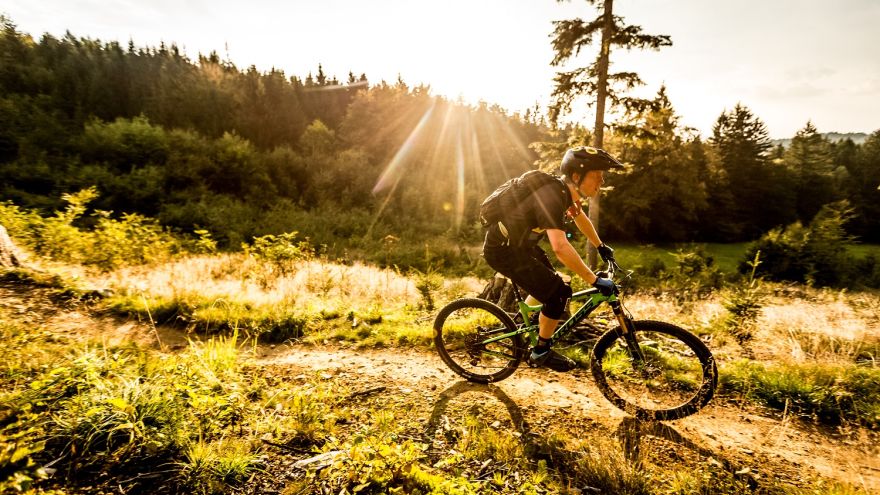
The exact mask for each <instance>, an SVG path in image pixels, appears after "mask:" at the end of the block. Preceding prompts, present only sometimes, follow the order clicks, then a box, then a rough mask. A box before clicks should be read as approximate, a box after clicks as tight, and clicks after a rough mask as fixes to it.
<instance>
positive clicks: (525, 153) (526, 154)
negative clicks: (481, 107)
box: [493, 115, 534, 168]
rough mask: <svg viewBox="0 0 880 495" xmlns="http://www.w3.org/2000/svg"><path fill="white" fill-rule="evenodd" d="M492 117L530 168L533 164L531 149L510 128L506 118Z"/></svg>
mask: <svg viewBox="0 0 880 495" xmlns="http://www.w3.org/2000/svg"><path fill="white" fill-rule="evenodd" d="M493 117H494V119H493V120H495V122H497V123H499V124H500V127H501V130H502V131H504V134H506V135H507V138H508V139H509V140H510V142H511V143H512V144H513V145H514V149H516V151H517V152H518V153H519V155H520V156H521V157H522V159H523V160H524V161H525V162H526V163H527V164H528V166H529V168H532V165H534V156H533V155H532V153H531V151H529V148H528V146H526V145H525V144H523V142H522V139H520V137H519V136H517V135H516V132H514V130H513V129H511V128H510V123H509V122H508V121H507V120H505V119H504V118H503V117H501V116H500V115H494V116H493Z"/></svg>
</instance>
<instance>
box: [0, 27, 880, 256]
mask: <svg viewBox="0 0 880 495" xmlns="http://www.w3.org/2000/svg"><path fill="white" fill-rule="evenodd" d="M0 61H2V62H0V199H2V200H11V201H13V202H14V203H16V204H18V205H20V206H23V207H29V208H39V209H41V210H43V211H44V212H46V213H48V212H50V211H53V210H58V209H62V208H63V204H62V203H61V200H60V196H61V194H62V193H68V192H74V191H77V190H81V189H85V188H88V187H90V186H96V187H97V191H98V193H99V197H98V198H97V199H96V200H94V202H93V203H92V205H93V207H94V208H96V209H100V210H111V211H114V212H117V213H121V212H137V213H140V214H144V215H148V216H152V217H156V218H157V219H159V221H160V222H161V223H162V224H164V225H166V226H169V227H172V228H175V229H180V230H183V231H192V230H193V229H195V228H197V227H198V228H206V229H209V230H210V231H212V232H213V233H214V235H215V237H216V238H217V239H218V241H220V243H221V244H223V245H226V246H230V247H238V245H239V244H240V243H241V242H243V241H247V240H249V239H250V238H251V237H253V236H257V235H264V234H270V233H280V232H290V231H298V232H300V234H301V235H304V236H308V237H310V239H311V240H312V242H313V243H314V244H316V245H320V244H326V245H327V246H328V248H327V249H329V250H332V251H334V254H337V255H338V254H340V253H343V252H345V251H346V250H350V249H356V250H360V251H361V252H362V254H365V255H367V256H373V257H375V258H376V260H377V261H383V262H384V261H388V260H392V261H393V260H394V259H396V258H395V256H397V257H400V256H402V255H403V253H404V251H405V250H406V249H411V250H412V251H413V253H415V252H416V251H418V252H419V253H421V254H420V256H421V255H423V257H424V258H431V257H437V256H439V257H440V258H441V260H438V263H442V262H444V261H446V262H449V263H452V262H454V260H455V259H456V258H459V257H461V255H465V256H471V255H470V254H468V253H469V252H468V251H466V250H462V249H459V248H458V246H461V245H472V244H476V243H477V242H479V237H480V231H479V229H478V228H477V224H476V222H475V211H476V209H477V206H478V205H479V202H480V200H481V199H482V198H483V197H484V196H485V195H486V194H487V193H488V192H489V191H491V190H492V189H494V188H495V187H496V186H497V185H498V184H500V183H501V182H503V181H504V180H505V179H506V178H507V177H510V176H513V175H516V174H519V173H521V172H522V171H524V170H526V169H528V168H531V167H534V166H543V167H546V168H553V167H555V166H556V164H558V160H559V157H561V153H562V151H564V149H565V148H566V147H568V146H571V145H575V144H583V143H586V142H588V141H587V140H588V139H589V136H588V133H587V132H586V131H585V130H584V129H583V128H581V127H579V126H569V127H566V128H563V129H558V128H550V127H548V126H547V125H546V124H545V122H544V121H543V118H542V117H541V115H539V113H538V112H534V113H533V112H531V111H530V112H527V113H526V114H525V115H519V114H513V115H511V114H509V113H508V112H506V111H504V110H503V109H501V108H499V107H497V106H489V105H486V104H481V105H477V106H469V105H464V104H461V103H457V102H452V101H449V100H446V99H444V98H440V97H436V96H432V95H431V94H430V88H429V87H425V86H417V87H410V86H408V85H407V84H406V83H405V82H404V81H403V80H398V81H395V82H393V83H387V82H385V81H382V82H379V83H370V82H368V80H367V77H366V75H364V74H362V75H360V76H355V75H354V73H353V72H352V73H349V75H348V78H347V79H346V80H345V81H339V80H337V79H336V78H335V77H332V76H328V75H326V74H324V73H323V70H321V68H320V67H319V68H318V71H317V74H316V75H308V76H307V77H306V78H305V79H300V78H298V77H296V76H293V77H288V76H287V75H285V74H284V73H282V72H281V71H278V70H272V71H269V72H267V73H260V72H259V71H257V70H256V69H255V68H254V67H250V68H248V69H246V70H241V69H239V68H237V67H235V66H233V65H232V64H230V63H228V62H224V61H222V60H220V58H219V57H218V56H217V55H216V54H210V55H207V56H199V58H198V60H195V61H194V60H190V59H188V58H187V57H186V56H184V55H182V54H181V53H180V51H179V50H178V49H177V48H176V46H174V45H171V46H160V47H158V48H139V47H135V46H133V45H132V44H131V43H129V45H128V46H127V47H122V46H120V45H119V44H118V43H115V42H100V41H98V40H91V39H83V38H77V37H75V36H73V35H71V34H67V35H66V36H65V37H64V38H62V39H57V38H55V37H52V36H50V35H44V36H43V37H42V38H41V39H40V40H39V41H35V40H33V39H32V38H31V37H29V36H28V35H25V34H23V33H20V32H19V31H18V30H17V29H16V27H15V25H14V24H13V23H12V22H11V20H9V19H7V18H2V35H0ZM608 135H609V136H610V137H608V138H606V139H607V143H608V145H607V147H608V148H610V149H611V150H612V151H613V152H615V153H617V154H618V155H620V156H621V157H622V158H623V160H624V161H626V162H627V163H629V164H631V165H632V168H631V170H630V173H629V174H628V175H625V176H619V177H613V178H611V179H610V180H609V183H610V184H611V185H613V186H614V190H613V191H611V192H609V193H608V195H607V200H606V201H605V202H604V203H603V204H604V215H603V225H602V226H601V229H602V231H603V233H605V236H606V237H607V238H609V239H618V240H621V239H625V240H638V241H644V242H662V241H709V240H723V241H739V240H750V239H755V238H757V237H758V236H760V235H761V234H762V233H764V232H766V231H768V230H769V229H771V228H773V227H777V226H783V225H787V224H789V223H792V222H796V221H801V222H809V220H810V219H811V218H812V216H814V215H815V214H816V212H818V211H819V209H820V208H821V207H822V206H824V205H826V204H829V203H833V202H836V201H839V200H843V199H845V200H848V201H849V207H850V208H851V209H852V214H851V217H852V219H851V220H850V222H849V224H848V229H849V232H850V233H851V234H853V235H856V236H859V237H860V238H861V239H863V240H865V241H878V240H880V228H878V227H880V225H878V223H880V211H878V208H880V206H878V205H880V197H878V194H880V191H877V186H878V185H880V132H875V133H874V134H872V135H871V136H870V137H869V138H868V139H867V140H866V142H865V143H863V144H861V145H856V144H854V143H853V142H852V141H843V142H839V143H832V142H829V141H828V140H826V139H824V138H823V137H822V136H821V135H820V134H819V133H818V131H817V130H816V129H815V128H814V127H813V126H812V125H811V124H809V123H808V124H807V125H806V126H805V127H804V129H803V130H801V131H800V132H799V133H798V135H797V136H796V137H795V138H794V140H793V142H792V144H791V146H790V147H789V148H785V149H783V148H781V147H776V148H773V147H772V146H771V144H770V140H769V136H768V135H767V131H766V128H765V127H764V124H763V123H761V121H760V119H758V117H757V116H755V115H753V114H752V113H751V112H750V111H749V110H748V109H747V108H745V107H743V106H739V105H738V106H736V107H735V108H734V109H733V110H730V111H725V112H724V113H723V114H722V115H721V116H720V117H719V120H718V122H717V124H716V126H715V130H714V133H713V136H712V137H711V138H709V140H708V141H707V142H703V141H702V140H701V139H700V138H699V137H698V136H697V135H696V134H695V133H694V132H693V131H691V130H688V129H685V128H683V127H682V126H681V125H680V122H679V118H678V117H677V116H676V115H675V112H674V109H673V107H672V104H671V103H670V102H669V100H668V99H667V98H666V95H665V91H663V90H661V91H660V93H658V95H657V97H656V98H655V100H654V105H653V106H651V107H649V108H646V109H644V110H643V111H642V112H641V113H638V114H631V115H627V116H626V117H625V118H623V119H621V120H620V121H618V122H617V123H615V124H614V125H613V126H612V128H611V129H610V130H609V133H608ZM397 239H399V240H400V242H399V243H397V244H396V245H395V244H394V243H395V241H396V240H397ZM426 243H430V244H432V247H431V248H430V249H429V250H428V251H430V252H428V253H426V250H425V244H426ZM395 246H396V247H395ZM380 251H381V252H380ZM401 262H403V263H405V262H406V260H402V261H401Z"/></svg>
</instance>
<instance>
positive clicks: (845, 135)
mask: <svg viewBox="0 0 880 495" xmlns="http://www.w3.org/2000/svg"><path fill="white" fill-rule="evenodd" d="M820 135H821V136H822V137H823V138H824V139H827V140H828V141H830V142H832V143H839V142H840V141H845V140H847V139H849V140H851V141H852V142H853V143H855V144H862V143H864V142H865V140H866V139H868V134H866V133H864V132H823V133H820ZM791 139H792V138H785V139H773V140H771V142H772V143H773V146H778V145H780V144H781V145H782V146H783V147H784V148H788V147H789V146H791Z"/></svg>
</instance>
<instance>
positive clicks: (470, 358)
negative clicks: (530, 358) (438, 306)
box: [435, 301, 521, 381]
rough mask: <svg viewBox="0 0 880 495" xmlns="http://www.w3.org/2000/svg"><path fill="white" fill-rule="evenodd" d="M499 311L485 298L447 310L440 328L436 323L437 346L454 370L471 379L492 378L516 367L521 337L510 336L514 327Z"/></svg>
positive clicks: (506, 373)
mask: <svg viewBox="0 0 880 495" xmlns="http://www.w3.org/2000/svg"><path fill="white" fill-rule="evenodd" d="M499 311H500V309H498V308H497V307H496V306H494V305H491V304H488V303H486V302H485V301H483V302H472V303H460V304H459V305H457V306H452V307H450V308H446V309H444V311H443V317H442V320H440V319H438V322H437V323H436V324H437V325H440V328H437V327H436V326H435V331H436V332H437V335H436V336H435V345H437V347H438V349H437V350H438V351H439V352H440V355H441V357H444V361H446V362H447V364H449V365H450V367H451V368H452V369H453V371H455V372H456V373H459V374H461V375H463V376H465V377H467V378H468V379H475V380H477V381H481V380H485V381H491V380H494V379H500V378H499V377H502V375H509V373H511V372H512V370H513V369H515V368H516V366H517V365H518V364H519V359H520V358H519V353H520V351H519V349H520V344H519V341H520V340H519V339H520V338H521V337H520V336H519V335H508V334H511V333H512V332H513V330H514V328H512V327H510V326H509V325H510V321H509V319H508V318H505V317H504V316H506V315H505V314H504V313H503V312H500V313H499ZM502 315H504V316H502ZM502 318H503V319H502Z"/></svg>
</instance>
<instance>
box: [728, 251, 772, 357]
mask: <svg viewBox="0 0 880 495" xmlns="http://www.w3.org/2000/svg"><path fill="white" fill-rule="evenodd" d="M760 256H761V252H760V251H758V252H756V253H755V259H754V260H752V261H751V262H750V263H749V264H750V265H751V267H752V272H751V274H750V275H749V279H748V284H743V283H737V284H735V285H734V286H733V287H732V288H731V289H730V291H729V293H728V295H727V297H725V298H724V303H723V304H724V309H726V310H727V311H728V312H729V313H730V314H729V315H728V317H727V320H726V321H725V325H726V326H727V329H728V331H730V333H732V334H733V336H734V337H735V338H736V340H737V341H738V342H739V343H740V345H743V346H745V345H747V343H748V342H749V341H751V339H752V332H753V330H754V328H755V325H756V324H757V322H758V316H759V315H760V312H761V307H763V305H764V300H765V299H766V297H765V294H764V292H763V290H762V288H761V280H760V279H758V278H755V271H756V270H757V269H758V265H760V264H761V261H760Z"/></svg>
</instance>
